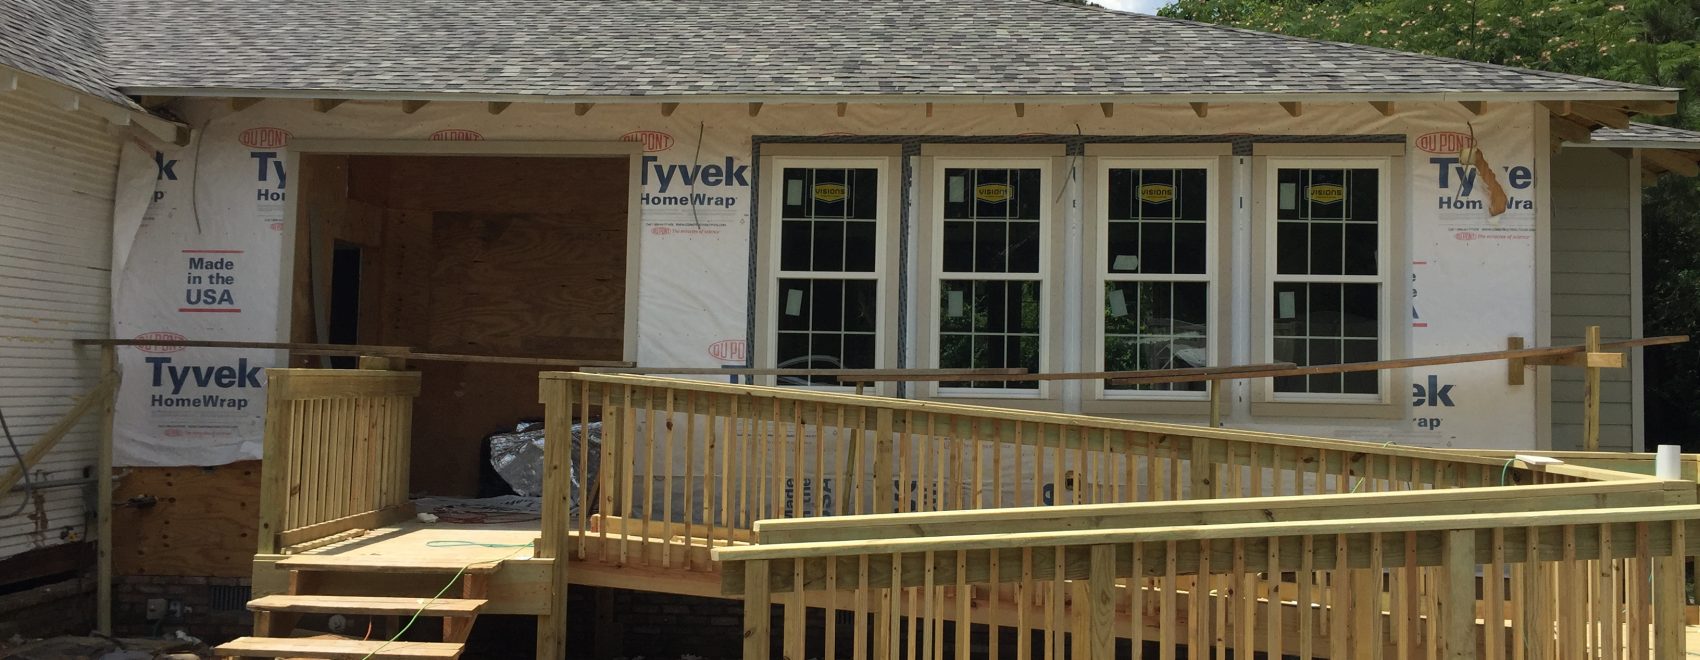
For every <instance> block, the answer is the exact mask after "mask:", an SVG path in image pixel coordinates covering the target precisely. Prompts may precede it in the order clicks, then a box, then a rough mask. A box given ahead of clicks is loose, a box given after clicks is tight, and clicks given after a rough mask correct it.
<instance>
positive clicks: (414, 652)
mask: <svg viewBox="0 0 1700 660" xmlns="http://www.w3.org/2000/svg"><path fill="white" fill-rule="evenodd" d="M464 647H465V645H464V644H449V643H444V642H385V641H382V640H368V641H362V640H357V639H321V638H313V637H302V638H288V639H284V638H273V637H238V638H236V639H233V640H230V642H229V643H226V644H221V645H219V647H218V648H216V649H213V650H214V651H215V652H217V653H218V654H219V655H220V656H222V657H232V658H236V657H263V658H278V657H282V658H326V659H328V660H365V659H366V658H371V660H432V659H436V658H450V659H452V658H459V657H460V653H461V650H462V649H463V648H464Z"/></svg>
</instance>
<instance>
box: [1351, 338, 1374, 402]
mask: <svg viewBox="0 0 1700 660" xmlns="http://www.w3.org/2000/svg"><path fill="white" fill-rule="evenodd" d="M1341 345H1342V353H1343V361H1345V362H1374V361H1376V360H1379V359H1381V354H1380V353H1379V350H1380V342H1377V341H1376V340H1373V339H1369V340H1362V339H1348V340H1345V341H1344V342H1341ZM1380 383H1381V379H1380V377H1379V376H1377V372H1374V371H1358V372H1353V373H1349V374H1345V377H1344V379H1343V383H1342V386H1341V390H1342V391H1343V392H1345V393H1347V394H1375V393H1376V391H1377V390H1379V389H1380Z"/></svg>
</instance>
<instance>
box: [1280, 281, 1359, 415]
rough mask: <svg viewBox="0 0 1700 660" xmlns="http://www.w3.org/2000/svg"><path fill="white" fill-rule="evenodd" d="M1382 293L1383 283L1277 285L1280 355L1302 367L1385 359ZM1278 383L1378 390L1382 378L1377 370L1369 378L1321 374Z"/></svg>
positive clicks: (1291, 387)
mask: <svg viewBox="0 0 1700 660" xmlns="http://www.w3.org/2000/svg"><path fill="white" fill-rule="evenodd" d="M1380 294H1381V285H1379V284H1335V283H1310V284H1305V283H1296V282H1287V283H1278V284H1276V285H1275V296H1276V301H1275V307H1276V310H1275V319H1274V324H1273V326H1272V327H1274V329H1275V356H1274V357H1275V359H1276V360H1290V361H1292V362H1294V363H1295V364H1298V365H1300V366H1310V365H1321V364H1340V363H1342V362H1368V361H1373V360H1376V359H1379V356H1378V354H1377V347H1378V339H1377V337H1378V336H1379V334H1378V333H1379V329H1380V324H1379V323H1378V317H1379V314H1380V312H1379V309H1380V307H1379V299H1380ZM1289 311H1290V312H1293V317H1292V318H1291V319H1288V318H1284V315H1285V314H1286V313H1287V312H1289ZM1357 337H1365V339H1358V338H1357ZM1277 381H1278V382H1277V383H1276V385H1277V388H1276V391H1278V392H1316V393H1330V394H1340V393H1359V394H1361V393H1370V394H1373V393H1375V392H1376V388H1377V386H1378V382H1379V381H1378V379H1377V378H1375V376H1374V374H1373V373H1370V374H1369V376H1368V377H1367V378H1366V377H1363V376H1352V375H1346V376H1342V375H1340V374H1317V375H1312V376H1308V377H1304V378H1302V379H1301V378H1299V377H1293V378H1290V379H1285V378H1284V379H1277ZM1282 388H1286V389H1282ZM1365 388H1367V390H1366V389H1365Z"/></svg>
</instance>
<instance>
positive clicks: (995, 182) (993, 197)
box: [974, 170, 1015, 219]
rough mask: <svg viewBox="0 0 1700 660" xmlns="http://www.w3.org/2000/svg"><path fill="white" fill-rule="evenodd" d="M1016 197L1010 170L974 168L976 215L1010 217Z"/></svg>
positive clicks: (979, 216) (987, 217)
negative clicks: (1011, 182) (1010, 178)
mask: <svg viewBox="0 0 1700 660" xmlns="http://www.w3.org/2000/svg"><path fill="white" fill-rule="evenodd" d="M1014 198H1015V187H1014V186H1012V185H1010V181H1009V170H974V217H976V218H985V219H990V218H1000V219H1002V218H1009V217H1010V216H1011V215H1012V214H1011V213H1010V209H1012V208H1014V206H1015V204H1013V203H1012V202H1013V201H1014Z"/></svg>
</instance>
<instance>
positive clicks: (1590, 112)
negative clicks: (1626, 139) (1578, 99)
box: [1570, 103, 1629, 130]
mask: <svg viewBox="0 0 1700 660" xmlns="http://www.w3.org/2000/svg"><path fill="white" fill-rule="evenodd" d="M1570 111H1571V113H1573V114H1574V115H1575V116H1577V117H1581V118H1583V119H1586V120H1588V121H1591V122H1594V123H1597V124H1601V125H1604V126H1610V127H1612V128H1615V129H1618V130H1623V129H1625V128H1629V115H1627V114H1625V113H1624V112H1623V111H1622V110H1618V109H1617V108H1612V107H1608V106H1603V105H1595V104H1593V103H1571V104H1570Z"/></svg>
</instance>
